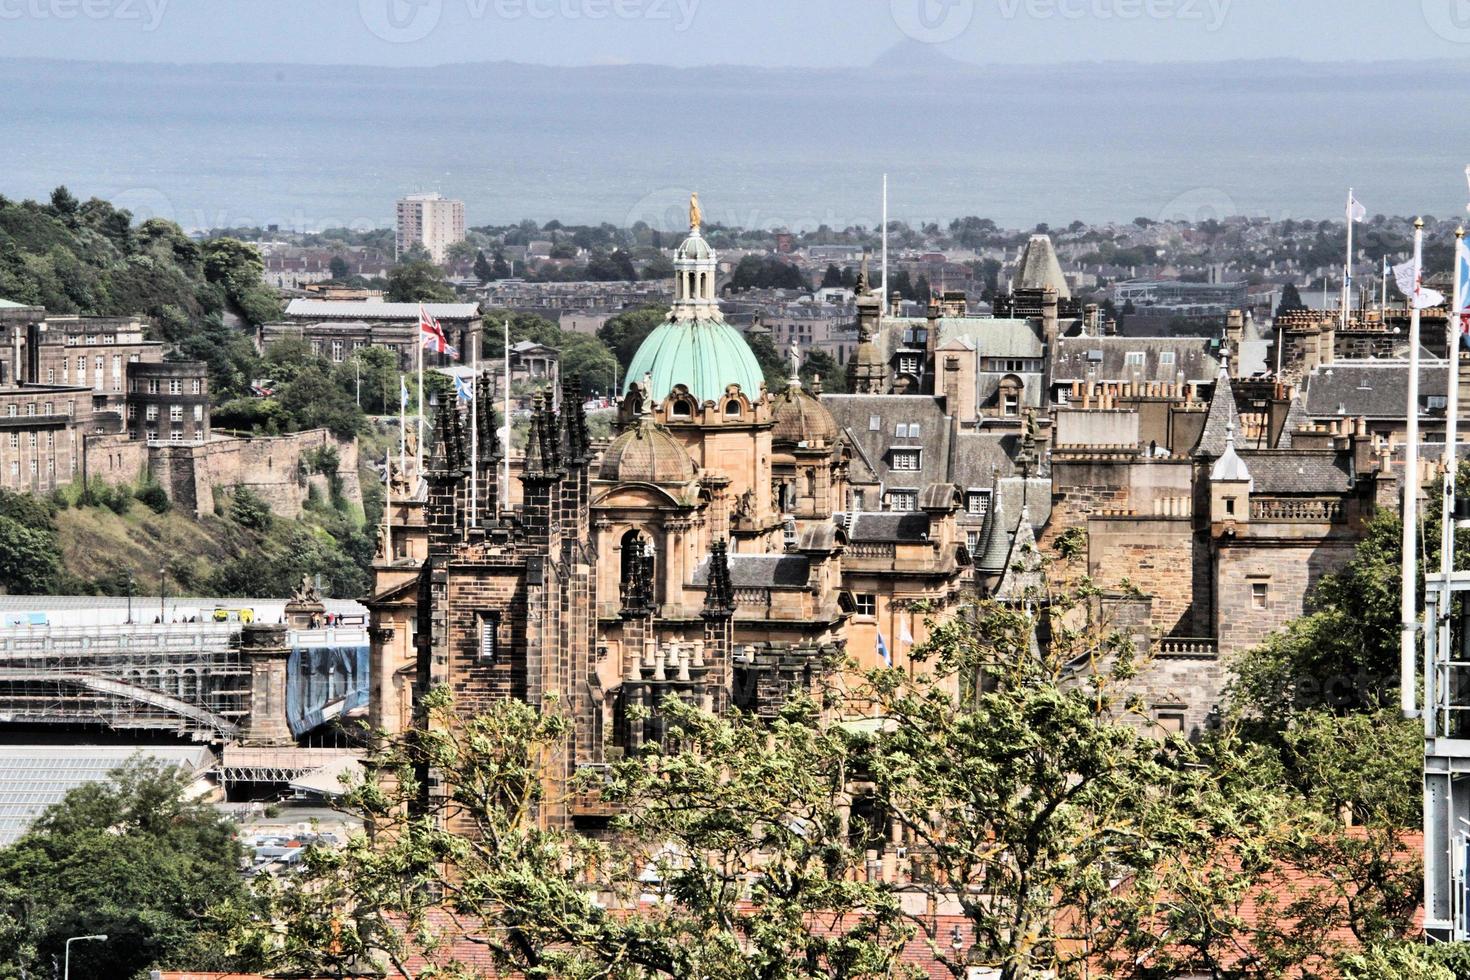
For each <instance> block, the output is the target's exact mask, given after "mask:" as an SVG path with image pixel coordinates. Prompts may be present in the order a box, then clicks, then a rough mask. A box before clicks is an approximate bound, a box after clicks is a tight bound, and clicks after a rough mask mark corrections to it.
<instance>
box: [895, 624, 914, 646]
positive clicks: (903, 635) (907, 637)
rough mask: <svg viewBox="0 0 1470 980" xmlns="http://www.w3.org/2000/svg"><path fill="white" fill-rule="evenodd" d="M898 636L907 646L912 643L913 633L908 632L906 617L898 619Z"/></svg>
mask: <svg viewBox="0 0 1470 980" xmlns="http://www.w3.org/2000/svg"><path fill="white" fill-rule="evenodd" d="M898 638H899V640H901V641H902V642H904V643H907V644H908V645H909V646H913V645H914V634H913V633H911V632H909V621H908V620H907V619H901V620H899V621H898Z"/></svg>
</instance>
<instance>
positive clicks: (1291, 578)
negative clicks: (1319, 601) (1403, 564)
mask: <svg viewBox="0 0 1470 980" xmlns="http://www.w3.org/2000/svg"><path fill="white" fill-rule="evenodd" d="M1352 555H1353V543H1352V541H1351V540H1347V539H1326V540H1324V539H1321V538H1301V539H1289V538H1276V537H1273V538H1270V539H1266V538H1255V537H1252V538H1249V539H1244V540H1238V541H1234V542H1232V541H1229V540H1228V539H1227V540H1222V541H1221V542H1220V546H1219V549H1218V556H1217V558H1216V561H1215V601H1216V610H1217V611H1216V614H1215V629H1216V634H1215V635H1216V636H1217V637H1218V638H1219V641H1220V653H1221V655H1222V656H1228V655H1230V654H1232V653H1235V652H1238V651H1241V650H1248V649H1250V648H1251V647H1253V646H1256V645H1258V644H1259V643H1261V642H1262V641H1263V640H1265V639H1266V637H1268V636H1269V635H1271V634H1272V633H1273V632H1275V631H1276V630H1279V629H1281V628H1282V627H1283V626H1285V625H1286V624H1287V623H1288V622H1290V621H1291V620H1293V619H1295V618H1296V617H1298V616H1300V615H1302V613H1303V611H1304V610H1305V607H1306V604H1307V599H1308V597H1309V596H1310V595H1311V590H1312V588H1313V587H1314V586H1315V585H1316V584H1317V582H1318V580H1320V579H1321V578H1322V576H1323V575H1326V574H1328V573H1329V572H1334V571H1336V570H1338V569H1339V568H1341V567H1342V566H1343V565H1344V564H1345V563H1346V562H1347V561H1348V560H1349V559H1350V558H1351V557H1352Z"/></svg>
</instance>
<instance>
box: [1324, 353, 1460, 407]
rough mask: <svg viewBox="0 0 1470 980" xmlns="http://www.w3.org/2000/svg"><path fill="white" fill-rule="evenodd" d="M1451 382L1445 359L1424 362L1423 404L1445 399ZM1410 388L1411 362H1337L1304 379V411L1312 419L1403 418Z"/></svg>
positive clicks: (1422, 378)
mask: <svg viewBox="0 0 1470 980" xmlns="http://www.w3.org/2000/svg"><path fill="white" fill-rule="evenodd" d="M1448 383H1449V365H1448V364H1446V363H1445V362H1444V361H1443V360H1439V359H1436V360H1433V361H1430V362H1429V363H1427V364H1426V363H1424V362H1420V364H1419V399H1420V405H1421V406H1422V405H1423V404H1424V400H1425V399H1427V398H1429V397H1431V396H1438V397H1443V396H1444V394H1445V391H1446V388H1447V385H1448ZM1408 387H1409V362H1408V361H1400V360H1382V361H1335V362H1333V363H1332V364H1324V365H1319V366H1318V367H1317V368H1315V369H1313V371H1312V373H1311V374H1309V375H1307V377H1306V378H1305V379H1304V380H1303V382H1302V396H1301V397H1302V399H1303V401H1304V402H1305V404H1304V407H1303V411H1304V414H1305V415H1306V417H1307V418H1310V419H1320V418H1327V417H1336V416H1346V417H1350V418H1355V417H1358V416H1366V417H1367V418H1370V419H1374V418H1378V419H1401V418H1403V417H1404V409H1405V407H1406V405H1407V398H1408Z"/></svg>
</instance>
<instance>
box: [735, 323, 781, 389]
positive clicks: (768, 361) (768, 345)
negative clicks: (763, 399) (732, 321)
mask: <svg viewBox="0 0 1470 980" xmlns="http://www.w3.org/2000/svg"><path fill="white" fill-rule="evenodd" d="M745 341H746V343H747V344H749V345H750V350H751V353H753V354H754V355H755V359H756V363H758V364H760V366H761V371H762V373H764V374H765V377H766V390H767V391H780V390H781V389H782V388H784V387H786V379H787V378H789V377H790V376H791V362H790V361H788V360H786V359H785V358H783V357H782V356H781V352H780V351H778V350H776V342H775V341H774V340H772V339H771V334H770V331H768V330H756V331H752V332H750V333H748V334H746V335H745Z"/></svg>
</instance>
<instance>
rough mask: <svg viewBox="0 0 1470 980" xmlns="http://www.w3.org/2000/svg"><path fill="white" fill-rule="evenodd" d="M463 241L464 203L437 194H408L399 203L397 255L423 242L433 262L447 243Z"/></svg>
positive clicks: (444, 252) (442, 256)
mask: <svg viewBox="0 0 1470 980" xmlns="http://www.w3.org/2000/svg"><path fill="white" fill-rule="evenodd" d="M461 241H464V202H463V201H453V200H450V199H449V198H447V197H443V196H441V195H439V194H410V195H409V196H408V197H405V198H404V199H403V200H401V201H399V202H398V238H397V246H398V252H399V254H402V253H403V252H404V251H405V250H407V249H410V248H412V247H413V246H415V245H422V246H423V247H424V249H425V251H427V252H428V253H429V257H430V258H432V259H433V260H434V261H435V262H443V261H444V257H445V255H446V253H447V252H448V251H449V246H451V245H453V244H454V243H455V242H461Z"/></svg>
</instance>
